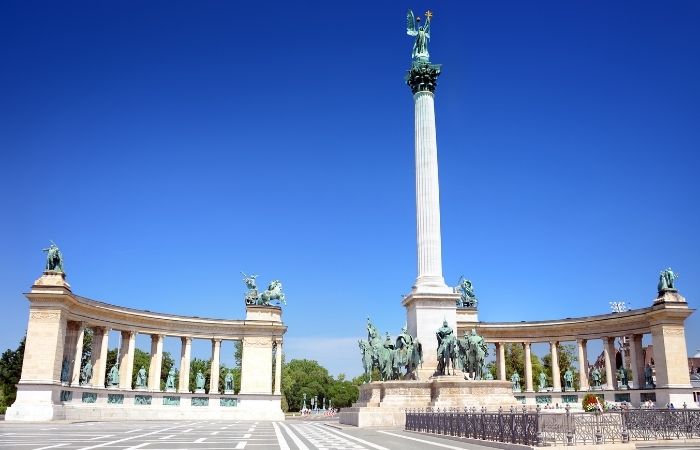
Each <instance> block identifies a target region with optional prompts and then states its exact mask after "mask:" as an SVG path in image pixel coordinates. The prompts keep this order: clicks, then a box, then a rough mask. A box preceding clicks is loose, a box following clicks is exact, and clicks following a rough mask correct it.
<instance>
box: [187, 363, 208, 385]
mask: <svg viewBox="0 0 700 450" xmlns="http://www.w3.org/2000/svg"><path fill="white" fill-rule="evenodd" d="M197 372H202V374H204V391H205V392H209V381H210V380H211V359H206V360H205V359H199V358H195V359H193V360H192V361H190V386H189V387H190V392H194V391H195V390H196V389H197V380H196V378H197Z"/></svg>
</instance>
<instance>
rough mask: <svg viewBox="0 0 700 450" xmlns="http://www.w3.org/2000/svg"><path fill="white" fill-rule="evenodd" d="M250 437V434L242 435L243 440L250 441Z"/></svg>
mask: <svg viewBox="0 0 700 450" xmlns="http://www.w3.org/2000/svg"><path fill="white" fill-rule="evenodd" d="M250 436H252V435H251V434H250V433H246V434H244V435H243V439H250Z"/></svg>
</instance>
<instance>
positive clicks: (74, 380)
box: [70, 322, 85, 386]
mask: <svg viewBox="0 0 700 450" xmlns="http://www.w3.org/2000/svg"><path fill="white" fill-rule="evenodd" d="M76 333H77V335H76V339H75V351H74V353H73V354H74V357H73V358H74V359H73V370H72V372H71V380H70V385H71V386H80V365H81V362H82V359H83V338H84V337H85V324H83V323H82V322H78V328H77V330H76Z"/></svg>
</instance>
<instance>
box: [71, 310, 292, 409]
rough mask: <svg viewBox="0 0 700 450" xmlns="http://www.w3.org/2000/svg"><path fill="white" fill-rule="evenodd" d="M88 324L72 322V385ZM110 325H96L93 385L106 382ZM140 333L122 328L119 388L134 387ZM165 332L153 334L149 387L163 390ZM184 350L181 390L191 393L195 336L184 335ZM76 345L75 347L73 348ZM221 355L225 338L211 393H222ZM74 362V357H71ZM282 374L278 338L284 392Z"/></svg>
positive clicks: (278, 373) (278, 349) (217, 343)
mask: <svg viewBox="0 0 700 450" xmlns="http://www.w3.org/2000/svg"><path fill="white" fill-rule="evenodd" d="M86 328H87V327H86V326H85V324H84V323H82V322H69V324H68V335H67V339H66V345H67V348H68V350H69V351H71V353H72V356H73V361H72V364H71V367H70V372H69V382H70V384H71V386H79V384H80V372H81V356H82V354H83V340H84V337H85V329H86ZM110 331H111V330H110V329H109V328H107V327H93V340H92V356H91V361H90V363H91V364H92V367H93V376H92V379H91V381H90V384H89V386H90V387H93V388H101V387H104V385H105V378H106V373H107V352H108V351H109V332H110ZM136 334H137V333H136V332H135V331H121V346H120V349H119V388H120V389H131V380H132V374H133V371H134V353H135V349H136ZM164 339H165V335H163V334H152V335H151V362H150V366H149V368H148V382H147V386H148V390H150V391H160V382H161V376H160V373H161V370H162V366H163V341H164ZM180 339H181V341H182V350H181V353H180V377H179V380H178V381H179V383H178V389H177V391H178V392H189V383H190V361H191V354H192V338H191V337H181V338H180ZM71 347H72V349H71ZM220 356H221V339H216V338H214V339H212V360H211V373H210V379H209V394H218V393H219V370H220V369H219V368H220ZM69 361H70V360H69ZM281 377H282V340H281V339H280V340H276V341H275V385H274V389H273V392H274V394H275V395H281Z"/></svg>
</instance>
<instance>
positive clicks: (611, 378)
mask: <svg viewBox="0 0 700 450" xmlns="http://www.w3.org/2000/svg"><path fill="white" fill-rule="evenodd" d="M614 357H615V339H614V338H610V337H605V338H603V358H604V359H605V380H606V383H605V389H608V390H612V389H615V388H616V387H617V379H616V376H615V372H614V371H613V366H612V365H613V358H614Z"/></svg>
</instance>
